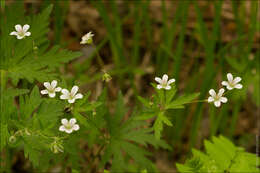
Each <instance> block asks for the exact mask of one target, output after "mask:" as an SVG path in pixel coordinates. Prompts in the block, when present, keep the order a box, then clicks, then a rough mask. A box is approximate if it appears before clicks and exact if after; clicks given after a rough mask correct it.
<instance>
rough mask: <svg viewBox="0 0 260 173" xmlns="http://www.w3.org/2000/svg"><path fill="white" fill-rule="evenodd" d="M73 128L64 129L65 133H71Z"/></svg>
mask: <svg viewBox="0 0 260 173" xmlns="http://www.w3.org/2000/svg"><path fill="white" fill-rule="evenodd" d="M72 131H73V129H65V132H66V133H72Z"/></svg>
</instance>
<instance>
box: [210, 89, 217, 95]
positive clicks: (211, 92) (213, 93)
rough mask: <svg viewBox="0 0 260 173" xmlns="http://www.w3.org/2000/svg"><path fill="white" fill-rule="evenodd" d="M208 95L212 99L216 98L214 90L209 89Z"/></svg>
mask: <svg viewBox="0 0 260 173" xmlns="http://www.w3.org/2000/svg"><path fill="white" fill-rule="evenodd" d="M209 94H210V95H211V96H213V97H215V96H216V92H215V90H214V89H210V90H209Z"/></svg>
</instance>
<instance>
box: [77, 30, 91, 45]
mask: <svg viewBox="0 0 260 173" xmlns="http://www.w3.org/2000/svg"><path fill="white" fill-rule="evenodd" d="M93 36H94V34H92V33H91V32H89V33H87V34H85V35H84V36H83V37H82V38H81V39H82V40H81V42H80V44H91V43H92V41H93V40H92V37H93Z"/></svg>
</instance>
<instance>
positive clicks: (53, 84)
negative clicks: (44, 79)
mask: <svg viewBox="0 0 260 173" xmlns="http://www.w3.org/2000/svg"><path fill="white" fill-rule="evenodd" d="M51 86H52V88H55V87H56V86H57V81H56V80H53V81H52V82H51Z"/></svg>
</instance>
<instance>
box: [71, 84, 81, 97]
mask: <svg viewBox="0 0 260 173" xmlns="http://www.w3.org/2000/svg"><path fill="white" fill-rule="evenodd" d="M78 90H79V87H78V86H76V85H75V86H73V87H72V89H71V94H72V96H75V95H76V93H77V92H78Z"/></svg>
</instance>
